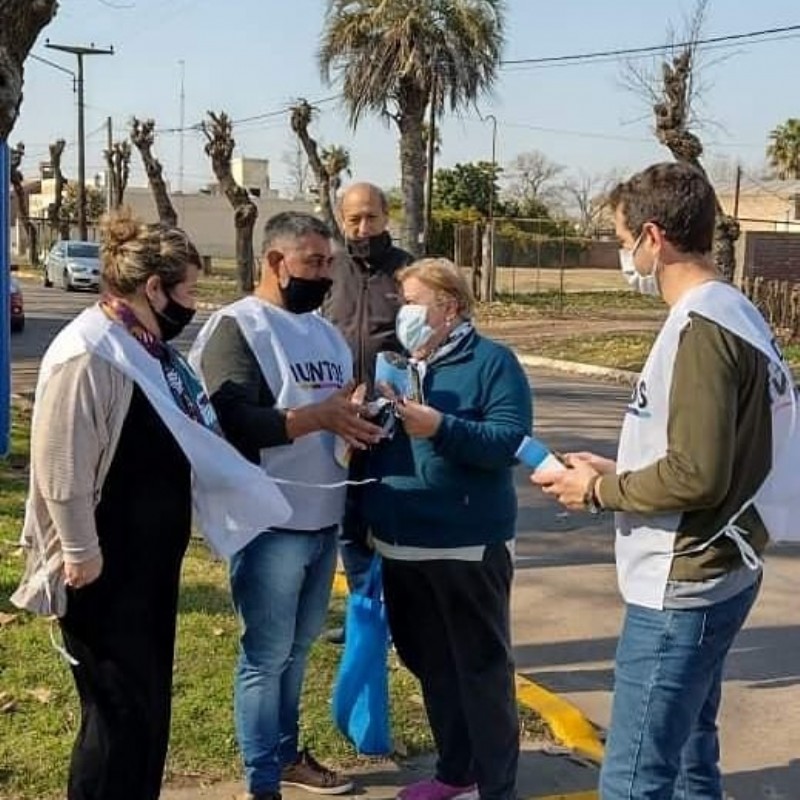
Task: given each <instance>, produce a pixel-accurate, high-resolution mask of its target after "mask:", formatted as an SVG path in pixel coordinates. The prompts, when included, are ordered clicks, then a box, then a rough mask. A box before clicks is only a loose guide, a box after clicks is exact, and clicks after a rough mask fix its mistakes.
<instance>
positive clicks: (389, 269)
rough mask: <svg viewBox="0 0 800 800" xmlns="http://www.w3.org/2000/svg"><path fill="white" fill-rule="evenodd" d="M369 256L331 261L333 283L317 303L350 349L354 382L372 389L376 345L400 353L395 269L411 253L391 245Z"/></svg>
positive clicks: (389, 242)
mask: <svg viewBox="0 0 800 800" xmlns="http://www.w3.org/2000/svg"><path fill="white" fill-rule="evenodd" d="M385 237H386V247H385V249H384V250H382V251H381V253H380V255H378V256H377V257H375V258H373V259H372V260H370V261H366V260H364V259H361V258H354V257H352V256H350V255H348V254H347V253H342V254H341V256H340V257H339V258H337V260H336V266H335V268H334V274H333V287H332V288H331V291H330V293H329V294H328V297H327V298H326V299H325V303H324V304H323V306H322V314H323V316H324V317H325V318H326V319H328V320H330V321H331V322H332V323H333V324H334V325H336V327H337V328H338V329H339V330H340V331H341V332H342V334H344V337H345V339H347V343H348V344H349V345H350V349H351V350H352V352H353V375H354V377H355V380H356V382H357V383H361V382H362V381H366V382H367V384H369V387H370V389H371V388H372V379H373V376H374V374H375V355H376V354H377V353H379V352H380V351H381V350H391V351H394V352H400V351H401V350H402V348H401V347H400V344H399V343H398V341H397V337H396V335H395V317H396V316H397V310H398V309H399V308H400V306H401V305H402V297H401V296H400V287H399V286H398V285H397V281H396V280H395V273H396V272H397V271H398V270H399V269H401V268H402V267H404V266H406V265H407V264H410V263H411V262H412V261H413V260H414V258H413V256H412V255H411V254H410V253H407V252H406V251H405V250H401V249H400V248H399V247H395V246H394V245H392V240H391V237H390V236H389V234H388V233H387V234H385Z"/></svg>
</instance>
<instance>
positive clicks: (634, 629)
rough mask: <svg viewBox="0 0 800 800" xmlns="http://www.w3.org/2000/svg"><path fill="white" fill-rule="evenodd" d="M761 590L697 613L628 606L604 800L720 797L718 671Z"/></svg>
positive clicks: (713, 799) (605, 764)
mask: <svg viewBox="0 0 800 800" xmlns="http://www.w3.org/2000/svg"><path fill="white" fill-rule="evenodd" d="M759 587H760V580H759V581H757V582H756V583H755V584H754V585H753V586H751V587H749V588H747V589H745V590H744V591H743V592H740V593H739V594H737V595H735V596H734V597H732V598H730V599H728V600H726V601H724V602H722V603H718V604H716V605H712V606H706V607H704V608H698V609H682V610H672V609H666V610H663V611H658V610H654V609H650V608H643V607H641V606H634V605H629V606H628V607H627V609H626V613H625V623H624V625H623V629H622V635H621V637H620V640H619V644H618V646H617V657H616V668H615V674H614V701H613V706H612V710H611V727H610V729H609V733H608V741H607V743H606V750H605V756H604V758H603V767H602V770H601V773H600V797H601V798H602V800H722V797H723V795H722V783H721V779H720V772H719V766H718V761H719V739H718V736H717V722H716V720H717V711H718V709H719V701H720V695H721V692H722V670H723V666H724V663H725V656H726V655H727V653H728V650H729V649H730V647H731V644H732V643H733V640H734V638H735V637H736V634H737V633H738V632H739V630H740V629H741V627H742V625H743V624H744V621H745V619H746V618H747V615H748V613H749V611H750V608H751V607H752V605H753V603H754V601H755V599H756V596H757V594H758V590H759Z"/></svg>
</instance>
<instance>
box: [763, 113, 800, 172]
mask: <svg viewBox="0 0 800 800" xmlns="http://www.w3.org/2000/svg"><path fill="white" fill-rule="evenodd" d="M769 138H770V140H771V141H772V144H770V145H769V146H768V147H767V157H768V158H769V163H770V164H771V165H772V166H773V167H775V169H776V170H777V171H778V177H779V178H780V179H781V180H785V179H786V178H800V119H797V118H792V119H787V120H786V122H784V123H783V124H782V125H778V127H777V128H775V130H774V131H772V132H771V133H770V135H769Z"/></svg>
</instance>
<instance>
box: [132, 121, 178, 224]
mask: <svg viewBox="0 0 800 800" xmlns="http://www.w3.org/2000/svg"><path fill="white" fill-rule="evenodd" d="M155 128H156V123H155V120H152V119H147V120H144V121H142V120H139V119H137V118H136V117H134V118H133V119H132V120H131V141H132V142H133V144H134V147H136V149H137V150H138V151H139V155H140V156H141V157H142V163H143V164H144V171H145V172H146V173H147V180H148V182H149V183H150V191H151V192H152V193H153V200H155V203H156V212H157V213H158V219H159V221H160V222H161V224H162V225H166V226H167V227H169V228H174V227H175V226H176V225H177V224H178V214H177V212H176V211H175V207H174V206H173V205H172V200H171V199H170V196H169V192H168V191H167V184H166V183H165V181H164V175H163V172H164V171H163V168H162V167H161V162H160V161H159V160H158V159H157V158H156V157H155V156H154V155H153V144H154V143H155V138H156V137H155Z"/></svg>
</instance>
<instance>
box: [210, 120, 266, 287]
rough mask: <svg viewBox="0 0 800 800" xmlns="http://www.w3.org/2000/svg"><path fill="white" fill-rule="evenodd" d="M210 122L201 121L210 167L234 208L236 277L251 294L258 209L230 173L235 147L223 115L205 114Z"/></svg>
mask: <svg viewBox="0 0 800 800" xmlns="http://www.w3.org/2000/svg"><path fill="white" fill-rule="evenodd" d="M208 117H209V120H208V121H207V122H203V133H204V134H205V136H206V139H207V142H206V146H205V151H206V154H207V155H208V156H209V157H210V158H211V168H212V169H213V170H214V175H215V176H216V178H217V181H219V185H220V188H221V189H222V191H223V193H224V194H225V197H227V198H228V202H229V203H230V204H231V206H233V222H234V225H235V226H236V276H237V280H238V283H239V289H240V290H241V291H242V292H252V291H253V286H254V283H255V279H254V273H255V270H254V265H255V259H254V255H253V228H254V227H255V224H256V220H257V219H258V208H257V207H256V205H255V203H253V201H252V200H251V199H250V195H249V194H248V193H247V189H245V188H243V187H242V186H239V184H238V183H236V181H235V180H234V178H233V173H232V172H231V158H232V156H233V148H234V145H235V142H234V139H233V126H232V124H231V121H230V118H229V117H228V115H227V114H225V113H224V112H223V113H221V114H214V113H213V112H211V111H209V112H208Z"/></svg>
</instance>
